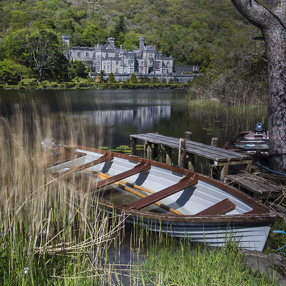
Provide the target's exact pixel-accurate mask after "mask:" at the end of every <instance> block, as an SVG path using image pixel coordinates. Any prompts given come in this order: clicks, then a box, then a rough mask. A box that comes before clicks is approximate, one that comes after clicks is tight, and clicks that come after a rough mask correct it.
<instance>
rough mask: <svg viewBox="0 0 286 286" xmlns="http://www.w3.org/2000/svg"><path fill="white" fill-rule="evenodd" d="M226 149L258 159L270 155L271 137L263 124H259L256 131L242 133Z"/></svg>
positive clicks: (229, 142) (226, 145) (228, 143)
mask: <svg viewBox="0 0 286 286" xmlns="http://www.w3.org/2000/svg"><path fill="white" fill-rule="evenodd" d="M224 147H225V149H227V150H232V151H236V152H243V153H247V154H250V155H253V156H256V157H267V156H268V155H269V153H268V150H269V136H268V132H267V131H266V129H264V128H263V125H262V123H257V124H256V127H255V130H254V131H251V130H250V131H242V132H240V133H239V134H238V135H237V136H236V137H235V138H233V139H232V140H230V141H228V142H227V143H226V144H225V146H224Z"/></svg>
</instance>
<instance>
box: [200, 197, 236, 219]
mask: <svg viewBox="0 0 286 286" xmlns="http://www.w3.org/2000/svg"><path fill="white" fill-rule="evenodd" d="M235 207H236V205H235V204H234V203H233V202H232V201H231V200H229V199H228V198H226V199H224V200H222V201H220V202H218V203H216V204H214V205H212V206H210V207H209V208H207V209H205V210H203V211H201V212H199V213H197V214H196V215H200V216H201V215H202V216H204V215H223V214H226V213H228V212H230V211H232V210H234V209H235Z"/></svg>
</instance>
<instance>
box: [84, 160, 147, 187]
mask: <svg viewBox="0 0 286 286" xmlns="http://www.w3.org/2000/svg"><path fill="white" fill-rule="evenodd" d="M150 168H151V164H150V162H147V163H145V162H144V161H141V162H140V163H139V164H137V165H136V166H135V167H134V168H133V169H131V170H128V171H125V172H123V173H119V174H117V175H115V176H112V177H110V178H107V179H105V180H102V181H99V182H96V183H95V184H93V185H92V186H91V187H90V188H88V190H89V191H94V190H96V189H99V188H103V187H105V186H108V185H110V184H113V183H115V182H118V181H120V180H122V179H125V178H127V177H131V176H133V175H135V174H138V173H141V172H144V171H147V170H149V169H150Z"/></svg>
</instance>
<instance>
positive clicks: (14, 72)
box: [0, 59, 28, 84]
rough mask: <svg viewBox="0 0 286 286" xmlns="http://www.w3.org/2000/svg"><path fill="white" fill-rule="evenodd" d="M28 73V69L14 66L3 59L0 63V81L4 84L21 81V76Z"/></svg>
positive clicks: (10, 61)
mask: <svg viewBox="0 0 286 286" xmlns="http://www.w3.org/2000/svg"><path fill="white" fill-rule="evenodd" d="M27 73H28V68H26V67H25V66H23V65H19V64H16V63H15V62H13V61H12V60H8V59H4V60H3V61H0V80H1V81H3V82H5V83H9V84H10V83H12V84H15V83H17V82H18V81H20V80H22V77H23V75H25V74H27Z"/></svg>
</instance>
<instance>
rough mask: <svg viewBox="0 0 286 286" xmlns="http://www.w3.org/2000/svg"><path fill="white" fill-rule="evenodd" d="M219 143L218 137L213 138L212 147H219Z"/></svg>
mask: <svg viewBox="0 0 286 286" xmlns="http://www.w3.org/2000/svg"><path fill="white" fill-rule="evenodd" d="M217 142H218V138H217V137H214V138H212V142H211V146H215V147H217Z"/></svg>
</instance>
